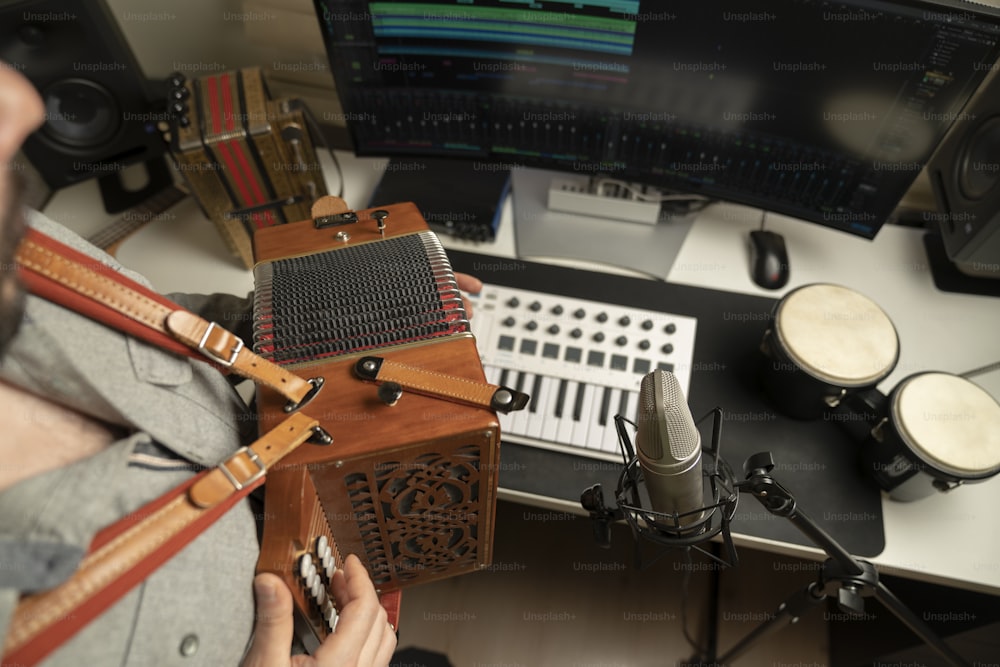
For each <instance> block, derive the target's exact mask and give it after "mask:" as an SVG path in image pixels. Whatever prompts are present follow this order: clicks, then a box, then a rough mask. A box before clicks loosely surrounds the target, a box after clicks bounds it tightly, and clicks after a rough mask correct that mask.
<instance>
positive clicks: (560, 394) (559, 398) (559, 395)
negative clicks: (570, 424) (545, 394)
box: [555, 380, 569, 419]
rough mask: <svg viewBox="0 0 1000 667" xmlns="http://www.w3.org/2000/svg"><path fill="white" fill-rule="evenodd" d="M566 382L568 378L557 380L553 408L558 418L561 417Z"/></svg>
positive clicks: (567, 382)
mask: <svg viewBox="0 0 1000 667" xmlns="http://www.w3.org/2000/svg"><path fill="white" fill-rule="evenodd" d="M568 384H569V380H559V391H558V392H556V410H555V416H556V417H557V418H558V419H562V408H563V401H565V400H566V385H568Z"/></svg>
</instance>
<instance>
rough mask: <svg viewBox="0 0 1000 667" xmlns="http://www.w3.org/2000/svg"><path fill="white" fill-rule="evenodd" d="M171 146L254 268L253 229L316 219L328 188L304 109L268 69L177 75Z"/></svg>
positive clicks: (202, 200)
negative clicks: (276, 90)
mask: <svg viewBox="0 0 1000 667" xmlns="http://www.w3.org/2000/svg"><path fill="white" fill-rule="evenodd" d="M174 83H175V84H176V87H175V88H173V89H172V90H171V92H170V97H171V99H172V102H171V104H172V106H171V109H170V113H171V116H172V121H171V123H170V135H169V145H170V153H171V155H172V157H173V158H174V161H175V163H176V166H177V169H178V171H180V173H181V175H182V176H183V178H184V181H185V182H186V183H187V185H188V188H189V189H190V190H191V193H192V194H193V195H194V196H195V198H196V199H197V200H198V203H199V205H200V206H201V208H202V210H203V211H204V213H205V215H206V217H208V218H209V219H210V220H212V222H214V223H215V225H216V227H217V228H218V229H219V232H220V233H221V235H222V237H223V239H224V241H225V242H226V244H227V246H228V247H229V249H230V251H231V252H232V253H233V254H234V255H236V256H238V257H239V258H240V259H241V260H242V261H243V263H244V264H245V265H246V266H247V267H251V266H253V246H252V238H253V232H254V231H255V230H256V229H259V228H262V227H269V226H272V225H277V224H283V223H287V222H295V221H299V220H304V219H306V218H308V217H309V211H310V206H311V205H312V203H313V202H314V201H315V200H316V199H318V198H319V197H321V196H323V195H325V194H326V185H325V182H324V180H323V173H322V170H321V169H320V164H319V160H318V159H317V157H316V153H315V150H314V148H313V144H312V140H311V137H310V134H309V132H308V125H307V123H306V117H305V114H304V110H303V107H302V106H301V104H299V103H298V102H297V101H295V100H288V99H280V100H272V99H270V97H269V94H268V92H267V87H266V85H265V83H264V77H263V74H262V73H261V70H260V68H257V67H251V68H246V69H242V70H236V71H226V72H220V73H217V74H211V75H207V76H203V77H200V78H197V79H191V80H187V81H182V80H176V81H174Z"/></svg>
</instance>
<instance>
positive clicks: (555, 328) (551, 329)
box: [548, 324, 559, 335]
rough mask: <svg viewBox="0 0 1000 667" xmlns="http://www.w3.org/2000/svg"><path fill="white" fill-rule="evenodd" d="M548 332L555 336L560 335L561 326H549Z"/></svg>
mask: <svg viewBox="0 0 1000 667" xmlns="http://www.w3.org/2000/svg"><path fill="white" fill-rule="evenodd" d="M548 332H549V333H550V334H553V335H555V334H557V333H559V325H558V324H553V325H551V326H549V328H548Z"/></svg>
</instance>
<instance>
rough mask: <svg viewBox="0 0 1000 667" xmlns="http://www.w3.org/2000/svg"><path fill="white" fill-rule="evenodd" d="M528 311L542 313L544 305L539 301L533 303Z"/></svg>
mask: <svg viewBox="0 0 1000 667" xmlns="http://www.w3.org/2000/svg"><path fill="white" fill-rule="evenodd" d="M528 309H529V310H531V311H532V312H534V313H537V312H538V311H540V310H541V309H542V304H540V303H539V302H537V301H532V302H531V305H530V306H528Z"/></svg>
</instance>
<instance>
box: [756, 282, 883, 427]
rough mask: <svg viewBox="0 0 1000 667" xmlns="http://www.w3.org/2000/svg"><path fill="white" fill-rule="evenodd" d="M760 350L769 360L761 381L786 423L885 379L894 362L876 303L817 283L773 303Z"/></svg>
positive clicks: (808, 416)
mask: <svg viewBox="0 0 1000 667" xmlns="http://www.w3.org/2000/svg"><path fill="white" fill-rule="evenodd" d="M761 351H762V352H763V354H764V356H765V358H766V360H767V363H766V364H765V365H764V368H763V370H762V373H761V379H762V383H763V385H764V389H765V391H766V392H767V394H768V395H769V396H770V398H771V400H772V401H773V403H774V404H775V406H776V407H777V408H778V409H779V410H780V411H781V412H783V413H785V414H787V415H789V416H791V417H795V418H798V419H816V418H819V417H820V416H822V415H823V413H824V412H825V411H827V410H829V409H831V408H834V407H836V406H837V405H838V404H839V403H840V402H841V401H842V400H843V399H844V398H845V397H846V396H847V395H848V394H850V393H853V392H859V391H863V390H866V389H869V388H872V387H874V386H875V385H877V384H878V383H879V382H881V381H882V380H883V379H885V378H886V377H887V376H888V375H889V373H891V372H892V370H893V368H895V366H896V362H897V361H898V359H899V337H898V336H897V334H896V329H895V327H894V326H893V324H892V321H891V320H890V319H889V316H888V315H886V313H885V312H884V311H883V310H882V309H881V308H879V306H878V305H877V304H876V303H875V302H874V301H872V300H871V299H869V298H868V297H866V296H864V295H862V294H859V293H858V292H855V291H854V290H851V289H849V288H847V287H842V286H840V285H831V284H825V283H818V284H812V285H804V286H802V287H799V288H797V289H795V290H792V291H791V292H789V293H788V294H786V295H785V296H784V297H783V298H782V299H781V300H780V301H779V302H778V303H777V305H776V306H775V308H774V311H773V313H772V324H771V327H770V328H769V329H768V330H767V331H766V332H765V333H764V337H763V340H762V341H761Z"/></svg>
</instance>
